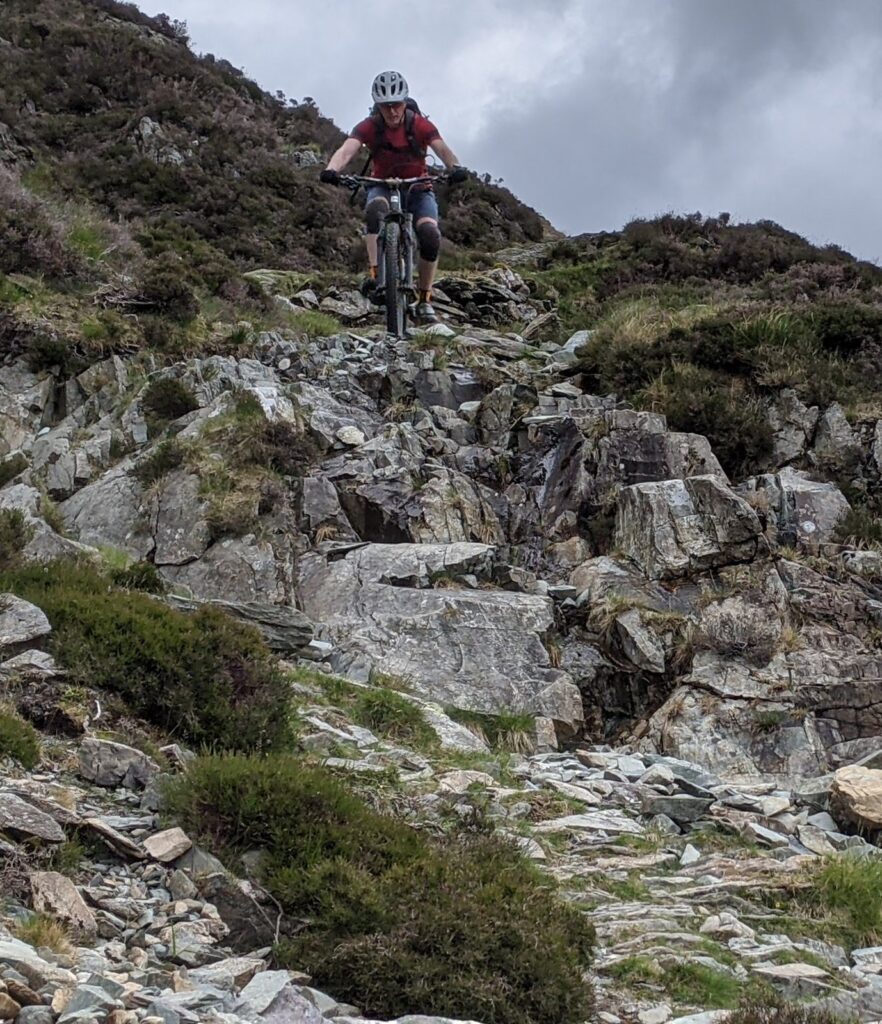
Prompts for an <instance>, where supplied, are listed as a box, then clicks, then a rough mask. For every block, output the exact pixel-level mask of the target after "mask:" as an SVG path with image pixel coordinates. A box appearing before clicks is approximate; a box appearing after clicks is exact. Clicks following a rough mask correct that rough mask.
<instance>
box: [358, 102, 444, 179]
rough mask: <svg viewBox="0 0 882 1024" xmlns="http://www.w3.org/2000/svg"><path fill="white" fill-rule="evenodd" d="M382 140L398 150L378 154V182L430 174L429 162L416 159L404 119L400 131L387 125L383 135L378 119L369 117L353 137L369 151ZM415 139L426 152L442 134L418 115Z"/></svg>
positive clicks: (378, 151) (376, 157) (375, 161)
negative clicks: (385, 179) (427, 166)
mask: <svg viewBox="0 0 882 1024" xmlns="http://www.w3.org/2000/svg"><path fill="white" fill-rule="evenodd" d="M378 136H381V137H382V141H383V142H386V143H388V144H389V145H390V146H394V147H395V149H386V148H385V146H384V147H382V148H381V149H378V150H377V152H376V154H375V155H374V161H373V173H374V177H375V178H419V177H421V176H422V175H424V174H425V173H426V161H425V160H424V159H420V158H419V157H418V156H414V154H413V151H412V150H411V148H410V144H409V142H408V140H407V130H406V129H405V127H404V120H403V119H402V121H401V124H400V125H398V126H397V127H396V128H389V127H388V125H384V126H383V130H382V132H380V130H379V129H378V127H377V125H376V123H375V122H374V119H373V118H371V117H366V118H365V119H364V120H363V121H361V122H359V123H358V124H357V125H356V126H355V127H354V128H353V129H352V131H351V132H350V133H349V137H350V138H351V139H358V141H359V142H360V143H361V144H362V145H363V146H367V148H368V149H373V148H374V146H375V145H376V144H377V142H378V141H380V139H378ZM413 137H414V140H415V141H416V143H417V145H418V146H421V147H423V148H426V147H428V146H429V145H430V144H431V143H432V142H434V141H435V140H436V139H440V138H441V133H440V132H439V131H438V129H437V128H436V127H435V126H434V125H433V124H432V122H431V121H430V120H429V119H428V118H427V117H423V115H422V114H415V115H414V119H413Z"/></svg>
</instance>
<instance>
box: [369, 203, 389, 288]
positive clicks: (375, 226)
mask: <svg viewBox="0 0 882 1024" xmlns="http://www.w3.org/2000/svg"><path fill="white" fill-rule="evenodd" d="M388 212H389V200H388V198H387V192H386V190H385V189H383V188H377V187H374V188H371V189H369V190H368V194H367V197H366V201H365V208H364V227H365V233H364V244H365V248H366V249H367V257H368V266H369V267H370V268H371V277H373V278H375V277H376V276H377V256H378V254H377V236H378V235H379V233H380V224H381V223H382V220H383V217H384V216H385V215H386V213H388Z"/></svg>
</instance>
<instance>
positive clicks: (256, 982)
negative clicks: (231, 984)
mask: <svg viewBox="0 0 882 1024" xmlns="http://www.w3.org/2000/svg"><path fill="white" fill-rule="evenodd" d="M290 983H291V977H290V975H289V973H288V972H287V971H263V973H261V974H258V975H256V976H255V977H254V978H252V979H251V981H249V982H248V984H247V985H246V986H245V988H243V989H242V992H241V995H240V1002H247V1003H249V1004H250V1005H251V1008H252V1009H253V1010H254V1011H255V1012H256V1013H263V1011H264V1010H267V1009H269V1007H270V1005H271V1004H272V1002H273V1000H275V998H276V996H278V994H279V993H280V992H281V991H282V989H284V988H285V987H286V986H287V985H289V984H290Z"/></svg>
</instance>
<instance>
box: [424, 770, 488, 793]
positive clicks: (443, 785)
mask: <svg viewBox="0 0 882 1024" xmlns="http://www.w3.org/2000/svg"><path fill="white" fill-rule="evenodd" d="M472 786H479V787H481V788H482V789H485V790H486V789H493V788H494V787H495V786H496V780H495V779H494V778H493V776H492V775H488V774H487V773H486V772H477V771H455V772H447V774H446V775H442V776H441V778H440V779H439V780H438V791H439V792H441V793H467V792H468V791H469V789H471V787H472Z"/></svg>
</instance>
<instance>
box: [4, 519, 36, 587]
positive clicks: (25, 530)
mask: <svg viewBox="0 0 882 1024" xmlns="http://www.w3.org/2000/svg"><path fill="white" fill-rule="evenodd" d="M33 535H34V528H33V526H31V524H30V523H29V522H28V521H27V518H26V517H25V514H24V512H22V511H21V509H18V508H0V572H3V570H5V569H11V568H13V567H14V566H17V565H18V564H19V563H20V562H21V551H22V548H23V547H24V546H25V545H26V544H27V543H28V541H29V540H30V539H31V537H33Z"/></svg>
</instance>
